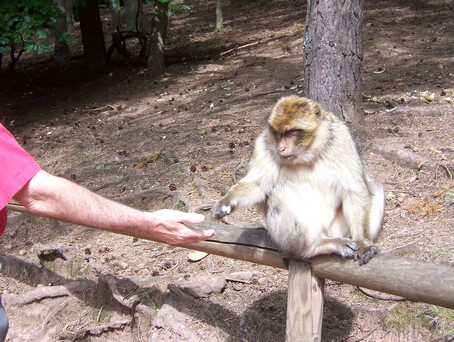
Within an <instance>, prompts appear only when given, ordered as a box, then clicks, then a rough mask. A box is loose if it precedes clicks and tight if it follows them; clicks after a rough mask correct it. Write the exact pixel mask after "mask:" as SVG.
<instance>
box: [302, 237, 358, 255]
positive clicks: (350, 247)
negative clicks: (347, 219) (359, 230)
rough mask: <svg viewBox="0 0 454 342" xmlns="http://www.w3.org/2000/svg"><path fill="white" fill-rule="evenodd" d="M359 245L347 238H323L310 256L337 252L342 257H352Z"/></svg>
mask: <svg viewBox="0 0 454 342" xmlns="http://www.w3.org/2000/svg"><path fill="white" fill-rule="evenodd" d="M358 249H359V245H358V244H357V243H356V241H354V240H352V239H347V238H325V239H323V240H322V242H321V243H320V245H319V246H318V247H317V248H316V249H315V250H314V251H313V253H312V254H311V255H310V256H314V255H319V254H332V253H335V254H339V255H340V256H342V257H343V258H354V257H355V254H356V253H357V250H358Z"/></svg>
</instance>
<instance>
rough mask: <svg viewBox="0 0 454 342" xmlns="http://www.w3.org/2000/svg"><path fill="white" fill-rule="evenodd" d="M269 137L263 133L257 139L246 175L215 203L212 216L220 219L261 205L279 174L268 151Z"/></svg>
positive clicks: (273, 154) (270, 151)
mask: <svg viewBox="0 0 454 342" xmlns="http://www.w3.org/2000/svg"><path fill="white" fill-rule="evenodd" d="M269 139H270V137H269V136H268V135H267V134H265V132H263V133H262V134H261V135H260V136H259V137H258V139H257V141H256V144H255V148H254V153H253V155H252V159H251V162H250V167H249V171H248V173H247V175H246V176H245V177H244V178H243V179H241V180H240V181H239V182H238V184H236V185H234V186H233V187H232V188H230V190H229V191H228V192H227V194H226V195H225V196H224V197H223V198H222V199H221V200H220V201H218V202H217V203H216V205H215V206H214V208H213V216H214V217H216V218H222V217H224V216H226V215H229V214H230V213H232V212H233V211H234V210H235V209H236V208H238V207H250V206H252V205H254V204H257V203H262V202H264V201H265V199H266V195H267V193H269V192H270V191H271V189H272V188H273V186H274V184H275V182H276V179H277V176H278V174H279V166H278V162H277V161H276V159H275V158H276V156H275V153H273V150H272V149H270V146H272V144H270V142H269V141H268V140H269Z"/></svg>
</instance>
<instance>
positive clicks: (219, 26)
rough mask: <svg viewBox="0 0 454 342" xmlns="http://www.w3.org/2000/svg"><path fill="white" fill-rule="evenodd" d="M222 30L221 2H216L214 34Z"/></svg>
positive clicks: (219, 0)
mask: <svg viewBox="0 0 454 342" xmlns="http://www.w3.org/2000/svg"><path fill="white" fill-rule="evenodd" d="M223 28H224V16H223V15H222V4H221V0H216V27H215V29H214V32H216V33H220V32H222V29H223Z"/></svg>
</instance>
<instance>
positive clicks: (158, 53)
mask: <svg viewBox="0 0 454 342" xmlns="http://www.w3.org/2000/svg"><path fill="white" fill-rule="evenodd" d="M168 10H169V4H168V3H167V2H166V3H161V2H160V1H155V7H154V11H153V19H152V20H151V36H150V39H149V45H148V76H149V77H150V78H152V79H153V78H159V77H161V75H162V74H164V71H165V58H164V50H165V37H166V32H167V23H168V14H167V12H168Z"/></svg>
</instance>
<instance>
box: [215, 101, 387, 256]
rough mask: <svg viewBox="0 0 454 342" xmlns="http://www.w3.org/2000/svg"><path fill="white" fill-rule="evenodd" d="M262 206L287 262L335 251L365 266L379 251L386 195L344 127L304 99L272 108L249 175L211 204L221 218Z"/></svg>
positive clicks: (257, 143) (269, 229)
mask: <svg viewBox="0 0 454 342" xmlns="http://www.w3.org/2000/svg"><path fill="white" fill-rule="evenodd" d="M253 204H259V205H260V206H261V207H262V208H263V210H264V214H265V222H266V229H267V230H268V232H269V234H270V235H271V237H272V238H273V239H274V241H275V242H276V243H277V245H278V246H279V247H280V248H281V249H282V251H283V252H284V253H285V254H286V255H287V256H292V257H299V258H310V257H313V256H315V255H319V254H331V253H337V254H340V255H342V256H343V257H352V258H353V259H355V260H359V263H360V264H363V263H367V262H368V261H369V260H370V258H372V257H373V256H374V255H375V254H376V253H377V248H376V247H375V246H374V244H373V241H375V240H376V238H377V236H378V234H379V232H380V230H381V228H382V223H383V213H384V191H383V187H382V185H381V184H380V183H378V182H376V181H374V180H373V179H372V178H371V176H370V175H369V172H368V170H367V168H366V167H365V165H364V163H363V162H362V160H361V158H360V156H359V154H358V152H357V150H356V147H355V144H354V142H353V139H352V137H351V135H350V132H349V131H348V128H347V127H346V125H345V124H344V123H343V122H342V121H340V120H339V119H338V118H337V117H336V116H335V115H334V114H332V113H330V112H327V111H324V110H322V109H321V108H320V106H319V105H318V104H317V103H315V102H313V101H310V100H308V99H306V98H302V97H298V96H289V97H283V98H281V99H280V100H279V101H278V102H277V103H276V105H275V107H274V109H273V111H272V113H271V115H270V117H269V118H268V126H267V127H266V128H265V129H264V130H263V132H262V133H261V134H260V135H259V137H258V138H257V141H256V144H255V148H254V153H253V156H252V159H251V161H250V168H249V171H248V173H247V175H246V176H245V177H244V178H243V179H242V180H241V181H240V182H239V183H238V184H236V185H234V186H233V187H232V188H231V189H230V190H229V191H228V193H227V194H226V195H225V196H224V197H223V198H222V199H221V200H220V201H219V202H218V203H217V204H216V205H215V207H214V208H213V215H214V216H215V217H217V218H221V217H223V216H225V215H228V214H230V213H231V212H232V211H233V210H234V209H235V208H237V207H245V206H251V205H253Z"/></svg>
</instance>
